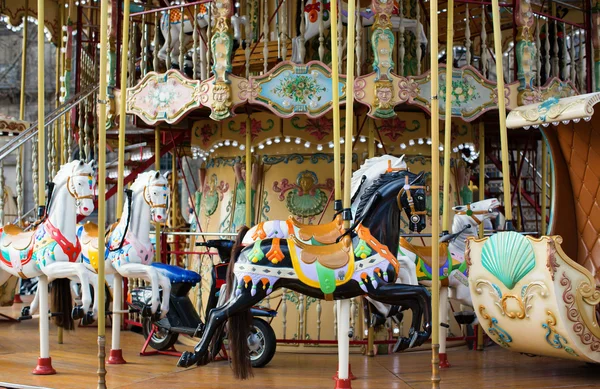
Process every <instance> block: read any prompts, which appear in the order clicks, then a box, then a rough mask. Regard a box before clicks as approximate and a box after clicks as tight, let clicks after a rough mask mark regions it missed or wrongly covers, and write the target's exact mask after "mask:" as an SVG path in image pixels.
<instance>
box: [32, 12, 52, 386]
mask: <svg viewBox="0 0 600 389" xmlns="http://www.w3.org/2000/svg"><path fill="white" fill-rule="evenodd" d="M37 6H38V31H37V39H38V153H39V155H38V160H37V166H38V201H39V202H38V217H40V218H41V217H42V216H43V215H44V213H45V209H44V206H43V205H42V204H44V202H45V199H46V192H45V190H44V189H45V188H44V184H45V182H46V170H45V169H46V158H45V154H46V142H45V141H46V137H45V121H44V119H45V118H44V107H45V103H46V102H45V99H44V97H45V96H44V92H45V89H44V70H45V67H44V54H45V53H44V45H45V43H46V36H45V34H44V26H45V24H46V23H45V21H44V18H45V15H44V0H38V2H37ZM38 291H39V311H40V313H41V314H40V357H39V358H38V363H37V366H36V367H35V369H33V374H39V375H49V374H56V370H54V368H52V359H51V358H50V339H49V334H48V332H49V326H50V318H49V317H48V315H45V314H43V313H45V312H48V277H47V276H45V275H41V276H40V277H39V281H38Z"/></svg>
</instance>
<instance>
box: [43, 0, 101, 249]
mask: <svg viewBox="0 0 600 389" xmlns="http://www.w3.org/2000/svg"><path fill="white" fill-rule="evenodd" d="M37 7H38V29H37V38H38V42H37V46H38V206H43V205H44V203H45V202H46V136H45V135H46V134H45V131H46V125H45V117H44V111H45V103H46V101H45V96H44V92H45V89H44V58H45V57H44V54H45V53H44V45H45V43H46V35H45V34H44V26H45V24H46V23H45V21H44V18H45V15H44V0H37ZM102 247H103V246H102Z"/></svg>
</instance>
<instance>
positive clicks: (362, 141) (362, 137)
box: [360, 135, 367, 143]
mask: <svg viewBox="0 0 600 389" xmlns="http://www.w3.org/2000/svg"><path fill="white" fill-rule="evenodd" d="M366 141H367V138H365V137H364V136H362V135H361V137H360V142H361V143H365V142H366Z"/></svg>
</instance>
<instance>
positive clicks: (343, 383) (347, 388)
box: [335, 378, 352, 389]
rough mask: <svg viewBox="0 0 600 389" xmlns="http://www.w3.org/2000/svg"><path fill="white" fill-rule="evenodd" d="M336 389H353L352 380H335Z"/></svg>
mask: <svg viewBox="0 0 600 389" xmlns="http://www.w3.org/2000/svg"><path fill="white" fill-rule="evenodd" d="M335 389H352V380H351V379H347V380H343V379H340V378H336V379H335Z"/></svg>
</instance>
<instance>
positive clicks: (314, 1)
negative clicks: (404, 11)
mask: <svg viewBox="0 0 600 389" xmlns="http://www.w3.org/2000/svg"><path fill="white" fill-rule="evenodd" d="M324 4H325V5H324ZM394 4H395V7H394V13H393V14H392V17H391V18H390V20H391V22H392V30H393V31H400V24H401V23H402V27H404V30H405V31H412V32H413V33H414V34H419V37H420V40H421V45H425V46H427V34H425V30H424V29H423V25H422V24H421V23H419V22H417V21H416V20H414V19H409V18H406V17H404V18H400V16H398V4H397V1H395V2H394ZM321 7H325V8H324V9H323V10H322V11H323V13H329V9H330V7H329V1H325V2H323V1H321V0H306V3H305V6H304V23H305V26H306V29H305V32H304V41H305V42H307V41H308V40H309V39H311V38H314V37H316V36H318V35H319V12H320V9H321ZM338 7H339V8H338V9H341V12H342V22H343V23H348V3H347V2H344V1H339V2H338ZM358 13H359V14H360V18H359V20H360V23H361V24H362V26H363V27H369V26H371V25H373V23H374V22H375V13H374V12H373V10H372V9H371V7H365V8H361V9H360V10H359V11H358ZM323 24H324V28H325V29H327V28H329V26H330V25H331V15H329V16H328V17H326V20H325V21H324V22H323ZM298 38H299V37H295V38H292V61H293V62H296V63H299V62H302V59H301V58H300V51H299V50H298V44H299V39H298Z"/></svg>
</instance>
